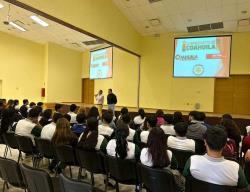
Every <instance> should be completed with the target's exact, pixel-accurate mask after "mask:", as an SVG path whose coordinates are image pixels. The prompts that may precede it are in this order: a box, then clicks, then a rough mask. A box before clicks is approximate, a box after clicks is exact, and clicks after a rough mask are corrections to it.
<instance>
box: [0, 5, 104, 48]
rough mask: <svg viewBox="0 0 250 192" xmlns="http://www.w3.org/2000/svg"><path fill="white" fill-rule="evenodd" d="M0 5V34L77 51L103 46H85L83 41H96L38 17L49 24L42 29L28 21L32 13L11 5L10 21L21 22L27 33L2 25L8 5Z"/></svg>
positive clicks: (6, 14)
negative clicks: (51, 43)
mask: <svg viewBox="0 0 250 192" xmlns="http://www.w3.org/2000/svg"><path fill="white" fill-rule="evenodd" d="M0 3H1V4H3V5H4V8H1V9H0V31H2V32H5V33H9V34H12V35H15V36H18V37H22V38H25V39H28V40H31V41H34V42H37V43H41V44H45V43H47V42H53V43H56V44H59V45H61V46H63V47H67V48H70V49H74V50H78V51H84V50H86V49H94V48H97V47H99V46H104V44H103V45H92V46H86V45H84V44H83V43H82V42H83V41H92V40H96V39H94V38H92V37H90V36H87V35H84V34H82V33H80V32H77V31H74V30H72V29H69V28H67V27H65V26H63V25H60V24H58V23H56V22H53V21H50V20H48V19H45V18H43V17H41V16H39V17H40V18H41V19H43V20H44V21H46V22H47V23H48V24H49V26H48V27H42V26H40V25H39V24H36V23H35V22H34V21H33V20H31V19H30V16H31V15H34V13H32V12H29V11H27V10H24V9H22V8H19V7H17V6H14V5H11V7H10V15H11V16H10V21H17V20H19V21H21V22H22V23H23V24H22V27H24V28H25V29H27V30H28V31H26V32H22V31H19V30H18V29H15V28H13V27H12V26H10V25H4V24H3V22H4V21H6V20H7V16H8V9H9V4H8V3H6V2H4V1H3V0H0Z"/></svg>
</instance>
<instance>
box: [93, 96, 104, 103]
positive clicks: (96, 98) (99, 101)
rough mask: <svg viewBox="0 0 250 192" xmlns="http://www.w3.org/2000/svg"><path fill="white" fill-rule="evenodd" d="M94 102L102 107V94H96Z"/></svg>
mask: <svg viewBox="0 0 250 192" xmlns="http://www.w3.org/2000/svg"><path fill="white" fill-rule="evenodd" d="M95 100H96V104H99V105H103V102H104V96H103V94H101V95H99V94H98V95H97V96H96V97H95Z"/></svg>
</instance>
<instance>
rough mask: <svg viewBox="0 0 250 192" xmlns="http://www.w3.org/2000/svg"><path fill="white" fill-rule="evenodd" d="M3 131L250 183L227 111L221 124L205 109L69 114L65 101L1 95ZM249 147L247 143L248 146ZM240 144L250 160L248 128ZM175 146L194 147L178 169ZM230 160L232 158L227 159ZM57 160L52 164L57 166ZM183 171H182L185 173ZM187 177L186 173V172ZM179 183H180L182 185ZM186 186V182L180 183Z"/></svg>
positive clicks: (206, 177)
mask: <svg viewBox="0 0 250 192" xmlns="http://www.w3.org/2000/svg"><path fill="white" fill-rule="evenodd" d="M0 115H1V129H0V134H1V135H2V134H4V133H5V132H8V131H12V132H15V134H17V135H21V136H27V137H30V138H31V139H32V141H33V142H34V138H35V137H41V138H43V139H48V140H51V141H52V143H53V144H55V145H71V146H73V147H74V148H80V149H83V150H84V149H86V150H96V151H101V152H103V153H105V154H107V155H110V156H113V157H117V158H121V159H135V160H136V161H138V162H141V163H142V164H143V165H146V166H148V167H153V168H167V169H169V170H170V171H173V173H174V174H175V175H176V176H177V177H179V179H180V180H183V181H184V180H185V179H183V178H184V177H186V178H187V177H190V176H191V177H194V178H196V179H198V180H201V181H205V182H208V183H212V184H218V185H227V186H237V187H238V188H247V186H248V183H247V180H246V177H245V175H244V171H243V170H242V168H241V166H240V165H239V164H238V163H237V162H236V161H237V160H238V158H239V148H240V143H241V134H240V129H239V128H238V126H237V125H236V123H235V122H234V120H233V118H232V116H231V115H229V114H225V115H223V117H222V118H221V121H220V123H219V124H218V125H209V124H207V123H206V122H205V119H206V116H205V113H203V112H198V111H192V112H190V113H189V116H188V120H185V119H184V117H183V116H182V114H181V112H175V113H174V114H173V115H172V114H164V112H163V111H162V110H157V112H156V114H153V115H146V113H145V111H144V110H143V109H139V111H138V114H137V115H136V116H135V117H134V118H131V114H130V113H129V111H128V109H127V108H126V107H124V108H122V109H121V113H120V116H119V117H117V118H116V117H115V116H114V115H113V112H112V111H105V112H104V113H103V114H102V117H100V115H99V112H98V109H97V108H96V107H94V106H93V107H91V108H90V109H89V110H88V111H87V110H86V109H81V108H80V109H79V110H78V112H77V106H76V105H75V104H72V105H71V106H70V110H69V112H68V113H65V112H64V110H63V105H61V104H56V105H55V112H54V113H53V112H52V110H51V109H45V110H43V103H42V102H39V103H37V104H35V103H33V102H31V103H29V101H28V100H27V99H24V100H23V105H22V106H21V107H19V102H18V100H9V101H8V102H7V103H6V101H4V100H0ZM246 146H248V148H247V147H246ZM242 148H243V149H244V150H245V151H244V152H245V158H246V160H250V131H249V136H246V137H245V138H244V139H243V144H242ZM171 149H177V150H182V151H191V152H193V153H194V154H195V155H192V156H191V157H190V158H189V159H188V161H187V162H186V165H185V168H184V170H180V169H179V168H178V160H177V159H176V158H175V155H174V152H173V151H171ZM227 159H234V160H235V161H232V160H227ZM56 164H57V161H56V160H53V162H52V163H51V164H50V166H49V169H50V170H51V171H53V169H54V168H55V165H56ZM182 171H183V172H182ZM183 176H184V177H183ZM180 183H181V184H180ZM176 184H177V185H179V186H178V187H180V188H183V186H181V185H183V182H176Z"/></svg>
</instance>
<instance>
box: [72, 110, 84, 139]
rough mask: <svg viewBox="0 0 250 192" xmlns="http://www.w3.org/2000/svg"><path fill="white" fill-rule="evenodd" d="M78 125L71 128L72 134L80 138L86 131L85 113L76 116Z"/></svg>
mask: <svg viewBox="0 0 250 192" xmlns="http://www.w3.org/2000/svg"><path fill="white" fill-rule="evenodd" d="M76 122H77V123H76V124H74V125H73V126H72V128H71V130H72V132H73V133H75V134H76V135H77V137H79V136H80V135H81V134H82V133H83V132H84V131H85V129H86V116H85V114H84V113H79V114H77V116H76Z"/></svg>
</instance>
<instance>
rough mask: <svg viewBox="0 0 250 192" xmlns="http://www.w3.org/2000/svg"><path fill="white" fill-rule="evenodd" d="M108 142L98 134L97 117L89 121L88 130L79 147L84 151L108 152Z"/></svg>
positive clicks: (79, 142) (80, 138) (81, 137)
mask: <svg viewBox="0 0 250 192" xmlns="http://www.w3.org/2000/svg"><path fill="white" fill-rule="evenodd" d="M107 143H108V142H107V140H106V139H105V137H104V136H102V135H99V134H98V120H97V119H96V118H95V117H90V118H89V119H87V128H86V130H85V131H84V133H82V135H81V136H80V137H79V141H78V144H77V147H78V148H80V149H84V150H97V151H99V150H102V151H103V152H106V146H107Z"/></svg>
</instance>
